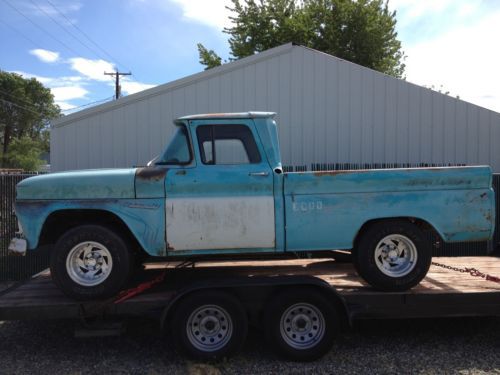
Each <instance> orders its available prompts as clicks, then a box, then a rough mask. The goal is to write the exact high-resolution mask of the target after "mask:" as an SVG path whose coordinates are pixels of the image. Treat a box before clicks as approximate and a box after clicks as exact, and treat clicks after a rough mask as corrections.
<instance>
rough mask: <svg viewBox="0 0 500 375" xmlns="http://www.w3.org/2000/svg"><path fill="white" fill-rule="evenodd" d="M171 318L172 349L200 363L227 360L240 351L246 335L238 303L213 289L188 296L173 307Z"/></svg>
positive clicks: (243, 313) (245, 317)
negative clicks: (200, 361) (173, 347)
mask: <svg viewBox="0 0 500 375" xmlns="http://www.w3.org/2000/svg"><path fill="white" fill-rule="evenodd" d="M171 317H172V318H171V321H170V333H171V337H172V340H173V343H174V346H175V348H176V349H177V350H178V351H180V352H183V353H185V354H187V355H188V356H189V357H191V358H195V359H199V360H204V361H205V360H220V359H222V358H229V357H231V356H232V355H234V354H235V353H237V352H238V351H239V350H240V349H241V347H242V346H243V344H244V342H245V339H246V336H247V332H248V317H247V314H246V312H245V309H244V308H243V306H242V304H241V303H240V301H239V300H238V299H237V298H236V297H234V296H232V295H231V294H229V293H226V292H221V291H216V290H207V291H203V292H198V293H194V294H190V295H188V296H187V297H185V298H184V299H182V300H181V301H179V302H178V304H177V305H176V306H175V307H174V311H173V313H172V315H171ZM210 322H211V323H210ZM201 323H204V326H203V325H202V324H201ZM207 324H211V326H207ZM197 327H199V328H200V329H199V331H197V330H196V328H197Z"/></svg>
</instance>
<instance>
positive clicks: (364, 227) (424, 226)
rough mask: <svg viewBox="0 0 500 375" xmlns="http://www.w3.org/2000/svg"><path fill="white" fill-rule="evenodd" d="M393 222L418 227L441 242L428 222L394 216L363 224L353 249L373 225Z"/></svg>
mask: <svg viewBox="0 0 500 375" xmlns="http://www.w3.org/2000/svg"><path fill="white" fill-rule="evenodd" d="M395 221H404V222H410V223H413V224H415V225H416V226H417V227H419V228H420V229H421V230H422V231H423V232H426V233H429V234H430V236H433V237H434V238H436V239H437V240H439V241H443V234H442V233H441V232H440V231H439V230H438V229H437V228H436V227H435V226H434V225H433V224H432V223H430V222H429V221H427V220H424V219H422V218H418V217H410V216H396V217H386V218H378V219H371V220H368V221H366V222H365V223H363V225H362V226H361V227H360V228H359V230H358V232H357V233H356V236H355V238H354V242H353V248H354V249H356V247H357V244H358V242H359V240H360V239H361V237H362V235H363V234H364V233H365V232H366V231H367V229H368V228H370V227H371V226H372V225H374V224H378V223H381V222H395Z"/></svg>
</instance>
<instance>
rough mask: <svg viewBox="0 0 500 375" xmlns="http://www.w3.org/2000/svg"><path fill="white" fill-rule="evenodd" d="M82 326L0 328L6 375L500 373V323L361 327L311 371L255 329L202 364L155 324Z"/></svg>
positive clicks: (14, 325) (376, 323)
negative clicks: (88, 331) (237, 348)
mask: <svg viewBox="0 0 500 375" xmlns="http://www.w3.org/2000/svg"><path fill="white" fill-rule="evenodd" d="M75 324H76V322H74V321H39V322H37V321H31V322H0V358H1V366H2V370H1V371H2V373H16V374H21V373H35V372H36V373H51V374H57V373H81V374H90V373H92V374H95V373H131V374H160V373H161V374H163V373H169V374H174V373H191V374H200V375H201V374H211V375H212V374H219V373H222V374H225V373H227V374H233V373H240V374H261V373H277V374H279V373H281V374H285V373H286V374H288V373H337V372H339V373H352V374H354V373H356V374H359V373H370V374H377V373H379V374H388V373H393V374H396V373H398V374H400V373H425V374H442V373H457V372H464V373H492V372H493V373H500V357H499V356H498V349H499V338H500V318H454V319H426V320H401V321H398V320H388V321H366V322H360V323H358V324H356V326H355V327H353V328H352V329H350V330H347V331H346V332H344V333H342V334H341V335H340V336H339V338H338V340H337V341H336V343H335V345H334V347H333V349H332V350H331V351H330V352H329V353H328V354H327V355H326V356H325V357H324V358H322V359H321V360H319V361H316V362H311V363H294V362H287V361H282V360H279V359H277V358H275V357H274V356H273V355H272V354H271V353H270V352H269V351H268V350H267V348H265V347H264V346H263V345H262V342H261V333H260V332H258V331H257V330H255V329H253V330H251V332H250V337H249V339H248V341H247V343H246V345H245V347H244V349H243V351H242V353H241V354H240V355H238V356H237V357H235V358H232V359H230V360H226V361H222V362H219V363H216V364H201V363H197V362H195V361H189V360H187V359H185V358H183V357H182V356H179V355H178V354H176V353H175V352H174V351H173V350H172V348H171V347H170V345H169V342H168V339H167V338H166V337H164V336H163V335H162V334H161V333H160V332H159V330H158V326H157V324H156V322H154V321H150V320H144V319H140V320H133V321H129V322H128V325H127V327H128V329H127V332H126V333H125V334H124V335H122V336H120V337H108V338H86V339H81V338H80V339H77V338H74V336H73V333H74V328H75Z"/></svg>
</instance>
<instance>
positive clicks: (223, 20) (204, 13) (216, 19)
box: [170, 0, 232, 30]
mask: <svg viewBox="0 0 500 375" xmlns="http://www.w3.org/2000/svg"><path fill="white" fill-rule="evenodd" d="M170 1H171V2H173V3H175V4H178V5H180V6H181V8H182V12H183V16H184V17H185V18H187V19H190V20H194V21H196V22H200V23H204V24H206V25H209V26H213V27H216V28H217V29H218V30H222V28H224V27H227V26H230V24H231V23H230V21H229V16H230V15H231V12H230V11H229V10H228V9H226V6H230V5H232V2H231V1H229V0H210V1H207V0H170Z"/></svg>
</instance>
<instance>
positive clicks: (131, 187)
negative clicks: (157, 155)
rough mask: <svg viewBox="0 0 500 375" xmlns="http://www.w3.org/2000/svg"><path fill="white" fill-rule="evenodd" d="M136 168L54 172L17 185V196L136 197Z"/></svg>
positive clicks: (66, 197)
mask: <svg viewBox="0 0 500 375" xmlns="http://www.w3.org/2000/svg"><path fill="white" fill-rule="evenodd" d="M135 174H136V168H130V169H95V170H84V171H71V172H60V173H51V174H46V175H40V176H35V177H30V178H27V179H25V180H23V181H21V182H20V183H19V184H18V185H17V199H18V200H25V199H105V198H110V199H120V198H135Z"/></svg>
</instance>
